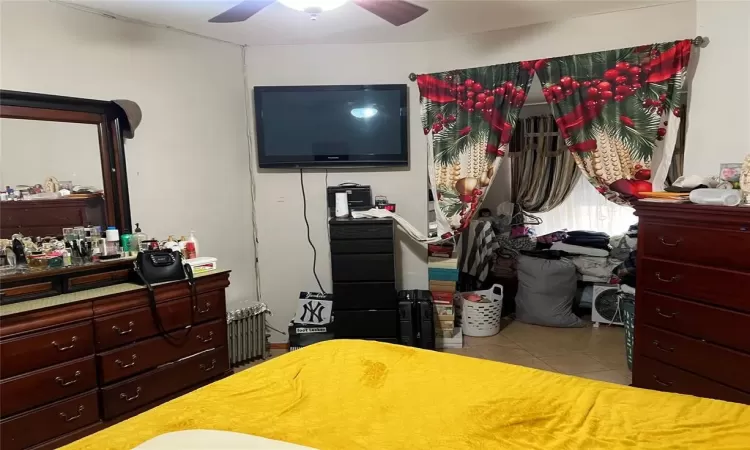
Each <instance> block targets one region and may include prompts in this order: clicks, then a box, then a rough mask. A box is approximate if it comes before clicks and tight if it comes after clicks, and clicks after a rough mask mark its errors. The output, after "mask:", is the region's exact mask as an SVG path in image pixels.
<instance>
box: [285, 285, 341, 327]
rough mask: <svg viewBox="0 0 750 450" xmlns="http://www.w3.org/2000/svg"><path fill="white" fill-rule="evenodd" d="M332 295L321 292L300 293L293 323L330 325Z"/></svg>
mask: <svg viewBox="0 0 750 450" xmlns="http://www.w3.org/2000/svg"><path fill="white" fill-rule="evenodd" d="M332 310H333V294H323V293H321V292H300V293H299V303H297V312H296V313H295V315H294V323H297V324H305V325H326V324H329V323H331V311H332Z"/></svg>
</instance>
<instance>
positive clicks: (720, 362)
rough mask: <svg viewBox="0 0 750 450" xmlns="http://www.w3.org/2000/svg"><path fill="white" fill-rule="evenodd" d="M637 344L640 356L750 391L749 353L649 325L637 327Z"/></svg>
mask: <svg viewBox="0 0 750 450" xmlns="http://www.w3.org/2000/svg"><path fill="white" fill-rule="evenodd" d="M738 332H742V331H741V330H738ZM635 346H636V347H635V351H636V352H637V353H638V354H640V355H643V356H648V357H649V358H653V359H656V360H658V361H662V362H665V363H667V364H670V365H672V366H676V367H679V368H681V369H684V370H687V371H689V372H692V373H695V374H697V375H702V376H705V377H707V378H710V379H712V380H714V381H718V382H720V383H723V384H726V385H728V386H731V387H733V388H736V389H739V390H742V391H750V376H748V374H750V355H748V354H746V353H740V352H737V351H734V350H731V349H728V348H725V347H720V346H718V345H714V344H709V343H707V342H703V341H699V340H697V339H692V338H689V337H686V336H682V335H680V334H676V333H672V332H669V331H664V330H659V329H657V328H653V327H650V326H648V325H643V326H638V328H637V331H636V336H635Z"/></svg>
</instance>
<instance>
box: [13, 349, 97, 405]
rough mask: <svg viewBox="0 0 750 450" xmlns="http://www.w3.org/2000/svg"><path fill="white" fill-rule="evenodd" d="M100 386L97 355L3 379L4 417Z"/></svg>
mask: <svg viewBox="0 0 750 450" xmlns="http://www.w3.org/2000/svg"><path fill="white" fill-rule="evenodd" d="M95 387H96V363H95V362H94V357H93V356H88V357H86V358H83V359H78V360H75V361H71V362H67V363H63V364H58V365H56V366H53V367H48V368H46V369H40V370H37V371H35V372H31V373H25V374H23V375H18V376H15V377H13V378H6V379H5V380H3V381H2V382H0V399H1V400H0V417H8V416H10V415H11V414H16V413H19V412H21V411H26V410H28V409H32V408H36V407H37V406H41V405H44V404H47V403H52V402H54V401H57V400H59V399H61V398H65V397H70V396H73V395H76V394H79V393H81V392H85V391H88V390H90V389H93V388H95Z"/></svg>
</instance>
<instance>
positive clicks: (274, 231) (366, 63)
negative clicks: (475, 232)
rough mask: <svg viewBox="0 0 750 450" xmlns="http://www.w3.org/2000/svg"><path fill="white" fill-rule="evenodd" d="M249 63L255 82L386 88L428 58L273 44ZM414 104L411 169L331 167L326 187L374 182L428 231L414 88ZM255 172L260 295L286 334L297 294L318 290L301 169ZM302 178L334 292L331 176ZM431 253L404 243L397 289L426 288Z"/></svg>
mask: <svg viewBox="0 0 750 450" xmlns="http://www.w3.org/2000/svg"><path fill="white" fill-rule="evenodd" d="M247 61H248V64H247V71H248V81H249V84H250V85H300V84H303V85H304V84H382V83H408V78H407V77H408V75H409V72H412V71H414V70H419V69H420V68H421V67H424V65H425V64H426V55H425V53H424V51H423V45H422V44H368V45H316V46H269V47H255V48H248V50H247ZM409 107H410V113H409V144H410V148H411V154H410V164H409V167H408V169H403V170H399V169H395V170H388V169H384V170H378V171H373V170H361V171H351V170H349V171H339V170H336V171H334V170H331V171H329V172H330V173H329V175H328V185H336V184H339V183H343V182H345V181H355V182H357V183H361V184H368V185H370V186H372V190H373V195H385V196H387V197H388V200H389V201H391V202H394V203H396V204H397V209H398V212H399V213H400V214H401V215H403V216H404V217H405V218H406V219H407V220H408V221H409V222H411V223H412V224H414V225H415V226H416V227H418V228H420V229H421V231H422V232H423V233H426V232H427V155H426V151H425V148H426V147H425V145H426V142H425V140H424V135H423V133H422V126H421V125H420V123H421V122H420V120H421V119H420V117H419V91H418V89H417V88H416V86H414V85H411V86H410V87H409ZM298 119H299V120H304V117H299V118H298ZM253 130H254V125H253ZM289 132H290V133H293V132H294V122H290V123H289ZM253 170H254V172H255V174H254V176H255V177H256V178H255V180H256V186H257V191H256V193H257V195H256V200H257V201H256V206H255V208H256V213H257V216H256V222H257V226H258V240H259V244H258V258H259V260H260V281H261V283H260V285H261V298H262V300H263V301H264V302H266V303H267V304H268V305H269V307H270V308H271V310H272V311H273V314H274V315H273V317H271V319H270V320H271V323H272V325H273V326H274V327H276V328H279V329H284V328H285V325H286V324H287V323H289V320H291V319H292V317H293V316H294V309H295V306H296V304H297V300H296V299H297V297H298V294H299V292H300V291H310V290H312V291H318V287H317V283H316V282H315V278H314V277H313V274H312V259H313V254H312V249H311V248H310V245H309V244H308V242H307V234H306V229H305V222H304V220H303V216H302V194H301V190H300V175H299V172H298V171H297V172H294V171H268V170H265V171H258V169H257V161H255V166H254V169H253ZM304 176H305V192H306V195H307V217H308V220H309V222H310V235H311V238H312V241H313V243H314V244H315V246H316V248H317V251H318V264H317V269H318V276H319V277H320V280H321V282H322V284H323V287H324V289H325V290H326V291H328V292H330V290H331V263H330V251H329V244H328V235H327V229H328V228H327V227H328V223H327V217H328V215H327V211H326V183H325V173H324V171H322V170H305V175H304ZM426 253H427V251H426V249H425V247H422V246H420V245H417V244H415V243H413V242H412V241H410V240H408V239H406V238H403V237H402V238H401V239H399V244H398V245H397V271H396V274H397V278H398V280H397V283H398V287H399V288H404V289H426V288H427V269H426ZM271 340H272V342H279V341H282V340H284V338H282V337H281V336H279V335H274V336H273V337H272V338H271Z"/></svg>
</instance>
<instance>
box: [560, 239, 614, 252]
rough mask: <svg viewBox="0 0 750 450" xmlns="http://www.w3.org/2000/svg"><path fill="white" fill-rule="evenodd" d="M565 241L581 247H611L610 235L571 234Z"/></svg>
mask: <svg viewBox="0 0 750 450" xmlns="http://www.w3.org/2000/svg"><path fill="white" fill-rule="evenodd" d="M563 242H564V243H566V244H570V245H578V246H581V247H591V248H599V249H602V250H607V251H609V250H610V247H609V236H608V237H603V236H602V237H584V236H569V237H567V238H565V239H563Z"/></svg>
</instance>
